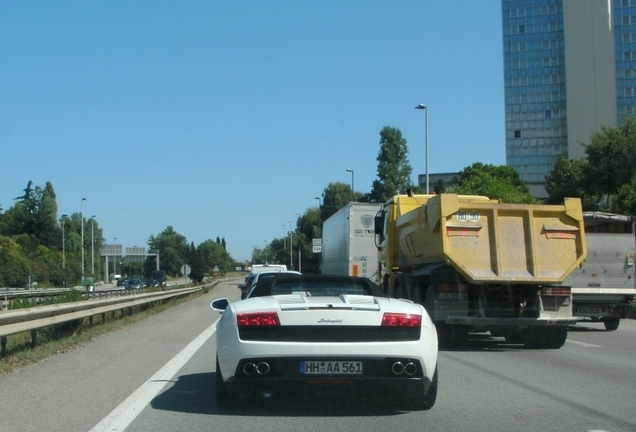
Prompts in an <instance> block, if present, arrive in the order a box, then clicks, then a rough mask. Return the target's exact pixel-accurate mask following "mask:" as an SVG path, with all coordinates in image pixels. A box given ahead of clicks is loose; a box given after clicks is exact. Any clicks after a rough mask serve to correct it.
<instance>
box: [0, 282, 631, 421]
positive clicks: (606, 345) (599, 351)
mask: <svg viewBox="0 0 636 432" xmlns="http://www.w3.org/2000/svg"><path fill="white" fill-rule="evenodd" d="M239 282H240V280H233V281H227V282H224V283H221V284H220V285H219V286H217V287H216V288H214V289H213V290H211V291H210V293H208V294H206V295H203V296H201V297H198V298H196V299H194V300H192V301H189V302H186V303H183V304H181V305H178V306H176V307H174V308H171V309H170V310H167V311H165V312H162V313H160V314H158V315H156V316H153V317H151V318H148V319H146V320H144V321H143V322H139V323H136V324H133V325H130V326H128V327H126V328H124V329H121V330H119V331H116V332H113V333H109V334H107V335H104V336H102V337H99V338H97V339H95V340H93V341H91V342H90V343H87V344H86V345H84V346H81V347H78V348H77V349H75V350H73V351H70V352H66V353H60V354H59V355H57V356H54V357H52V358H49V359H47V360H45V361H43V362H41V363H39V364H36V365H33V366H30V367H27V368H24V369H21V370H19V371H17V372H15V373H13V374H10V375H8V376H4V377H0V401H1V403H0V431H3V432H9V431H11V432H12V431H37V432H40V431H96V432H97V431H112V432H114V431H123V430H126V431H153V432H154V431H159V432H168V431H170V432H172V431H210V430H216V431H259V432H260V431H289V432H291V431H299V430H303V431H308V432H313V431H320V432H325V431H329V432H332V431H347V432H355V431H365V432H371V431H388V430H393V431H395V430H398V431H506V432H508V431H511V430H512V431H517V432H521V431H564V432H565V431H568V432H570V431H608V432H619V431H624V432H628V431H629V432H633V431H636V409H635V407H636V343H635V342H636V321H630V320H626V321H623V322H622V323H621V326H620V327H619V329H618V330H617V331H615V332H606V331H605V330H604V328H603V325H602V324H585V323H583V324H579V325H577V326H576V327H575V328H573V329H572V330H571V331H570V335H569V338H568V342H567V343H566V344H565V346H564V347H563V348H562V349H560V350H525V349H520V348H518V347H515V346H511V345H506V344H505V343H504V342H503V339H495V338H490V337H488V336H487V335H486V334H474V335H471V338H470V340H469V341H468V343H467V344H465V345H464V346H463V347H461V348H460V349H456V350H445V351H442V352H440V357H439V371H440V387H439V394H438V399H437V404H436V405H435V407H434V408H433V409H432V410H430V411H427V412H398V411H395V410H394V409H392V408H390V407H389V408H386V407H383V406H382V405H381V404H377V403H375V404H370V403H360V402H356V401H352V402H351V403H350V404H334V403H329V402H324V401H314V402H310V403H304V404H302V403H295V404H287V405H283V404H279V403H275V402H271V403H268V404H264V405H261V406H256V407H245V408H241V409H232V410H218V409H217V408H216V407H215V394H214V393H215V390H214V377H215V370H214V368H215V363H214V355H215V349H216V347H215V338H214V325H213V324H214V322H215V321H216V320H217V319H218V318H219V316H220V315H219V314H218V313H216V312H213V311H212V310H211V309H210V307H209V304H210V302H211V301H212V300H213V299H214V298H218V297H230V298H231V299H235V300H238V298H239V290H238V289H237V285H238V283H239Z"/></svg>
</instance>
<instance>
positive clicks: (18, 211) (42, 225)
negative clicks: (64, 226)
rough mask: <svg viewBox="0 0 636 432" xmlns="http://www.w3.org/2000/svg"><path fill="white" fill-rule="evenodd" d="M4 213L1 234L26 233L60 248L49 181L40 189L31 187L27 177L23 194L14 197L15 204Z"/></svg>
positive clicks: (31, 184) (53, 194)
mask: <svg viewBox="0 0 636 432" xmlns="http://www.w3.org/2000/svg"><path fill="white" fill-rule="evenodd" d="M5 217H6V220H5V221H4V222H3V234H4V235H8V236H12V235H19V234H28V235H29V236H32V237H34V238H36V239H37V241H38V242H39V243H40V244H43V245H44V246H47V247H49V248H51V247H53V248H59V245H60V242H59V240H58V239H59V238H60V228H59V225H58V224H57V203H56V201H55V191H54V190H53V185H52V184H51V183H50V182H47V183H46V186H45V187H44V189H42V188H41V187H39V186H36V187H35V188H34V187H33V182H32V181H29V183H28V184H27V187H26V188H25V189H24V194H23V195H22V196H19V197H17V198H16V203H15V205H14V206H13V207H12V208H10V209H9V210H8V211H7V213H6V214H5Z"/></svg>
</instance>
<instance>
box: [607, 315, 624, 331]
mask: <svg viewBox="0 0 636 432" xmlns="http://www.w3.org/2000/svg"><path fill="white" fill-rule="evenodd" d="M620 323H621V319H620V318H605V319H603V325H604V326H605V330H607V331H614V330H616V329H617V328H618V325H619V324H620Z"/></svg>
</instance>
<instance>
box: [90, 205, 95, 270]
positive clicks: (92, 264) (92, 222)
mask: <svg viewBox="0 0 636 432" xmlns="http://www.w3.org/2000/svg"><path fill="white" fill-rule="evenodd" d="M91 273H92V274H93V277H95V215H93V216H91Z"/></svg>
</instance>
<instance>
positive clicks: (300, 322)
mask: <svg viewBox="0 0 636 432" xmlns="http://www.w3.org/2000/svg"><path fill="white" fill-rule="evenodd" d="M211 306H212V308H213V309H214V310H217V311H219V312H222V313H223V316H222V317H221V319H220V320H219V321H218V322H217V331H216V339H217V355H216V362H217V363H216V400H217V405H218V406H219V407H227V406H233V405H236V404H237V402H240V401H242V400H246V399H253V398H269V397H276V398H285V397H288V396H289V397H295V398H297V397H298V396H301V397H303V396H309V397H311V396H317V395H322V396H328V397H329V398H330V399H332V398H334V397H343V396H344V397H348V396H352V395H357V396H359V397H360V396H364V397H368V396H374V397H382V398H384V399H386V400H390V401H393V402H396V403H397V404H398V406H399V408H400V409H404V410H426V409H430V408H431V407H433V405H434V404H435V399H436V396H437V382H438V376H437V334H436V332H435V326H434V325H433V323H432V321H431V320H430V318H429V316H428V314H427V313H426V311H425V309H424V307H422V306H421V305H418V304H415V303H412V302H410V301H408V300H398V299H391V298H387V297H386V296H385V295H384V294H383V293H382V291H381V290H380V289H379V287H378V286H377V285H375V284H374V283H373V282H371V281H370V280H368V279H366V278H358V277H349V276H330V275H280V276H279V277H276V278H272V279H270V280H266V281H262V282H259V284H258V288H257V290H254V291H253V292H252V293H251V294H250V298H248V299H246V300H242V301H239V302H236V303H230V302H229V300H228V299H218V300H215V301H213V302H212V304H211Z"/></svg>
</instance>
